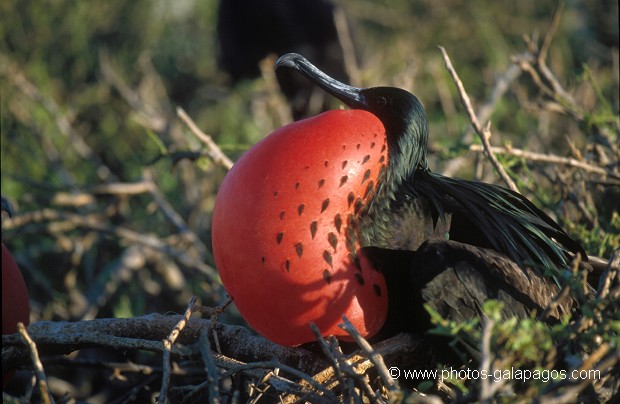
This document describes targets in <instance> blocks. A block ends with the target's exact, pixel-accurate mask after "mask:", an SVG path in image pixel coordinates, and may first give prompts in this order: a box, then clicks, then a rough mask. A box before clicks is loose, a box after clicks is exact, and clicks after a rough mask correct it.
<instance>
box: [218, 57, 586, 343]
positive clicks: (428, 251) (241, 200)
mask: <svg viewBox="0 0 620 404" xmlns="http://www.w3.org/2000/svg"><path fill="white" fill-rule="evenodd" d="M276 69H278V70H277V71H280V70H282V69H292V70H293V71H297V72H299V73H301V74H302V75H304V76H306V77H307V78H308V79H309V80H310V81H311V82H313V83H315V84H316V85H317V86H319V87H321V88H322V89H324V90H325V91H327V92H328V93H330V94H331V95H333V96H335V97H336V98H338V99H339V100H340V101H342V102H343V103H345V104H346V105H347V106H348V107H350V108H351V110H339V111H329V112H326V113H323V114H320V115H318V116H316V117H313V118H309V119H306V120H303V121H299V122H295V123H293V124H290V125H287V126H285V127H283V128H281V129H279V130H277V131H276V132H274V133H273V134H271V135H270V136H268V137H267V138H265V139H263V140H262V141H261V142H259V143H258V144H257V145H255V146H254V147H253V148H252V149H251V150H250V151H248V152H247V153H246V154H245V155H244V156H242V158H241V159H240V160H239V161H238V162H237V163H236V164H235V166H234V167H233V169H232V170H231V172H230V173H229V174H228V176H227V177H226V179H225V180H224V182H223V184H222V186H221V188H220V191H219V193H218V198H217V201H216V205H215V210H214V217H213V248H214V256H215V260H216V263H217V266H218V269H219V271H220V274H221V277H222V281H223V283H224V286H225V287H226V289H227V290H228V292H229V293H230V294H231V296H232V297H233V299H234V301H235V303H236V305H237V307H238V308H239V310H240V312H241V314H242V315H243V316H244V317H245V318H246V320H247V321H248V322H249V323H250V325H251V326H253V327H254V328H255V329H256V330H257V331H259V332H260V333H262V334H263V335H265V336H267V337H268V338H270V339H272V340H274V341H276V342H279V343H282V344H287V345H296V344H300V343H304V342H308V341H311V340H313V339H314V335H313V334H312V333H311V332H310V330H309V328H308V325H309V323H310V322H314V323H316V324H317V325H318V326H319V329H320V330H321V332H322V333H323V334H324V335H328V334H335V335H337V336H339V337H343V338H346V333H344V332H342V331H341V330H339V328H338V327H337V325H338V323H339V322H340V318H341V315H342V314H345V315H347V317H349V318H350V319H352V321H353V323H354V325H356V326H357V327H358V328H359V329H360V331H361V332H362V334H364V335H367V336H372V335H374V334H376V333H377V332H378V331H379V330H380V329H381V327H382V326H383V325H384V322H385V320H386V317H387V316H388V313H387V308H388V297H389V301H390V302H389V307H390V309H389V311H390V313H389V321H388V324H386V326H389V327H394V324H397V328H399V329H403V330H418V331H419V330H424V329H425V328H428V326H429V324H428V316H427V317H424V315H420V313H422V312H424V309H423V308H422V306H423V304H424V303H427V304H429V305H430V306H431V307H432V308H434V309H435V310H436V311H438V312H439V313H440V314H442V315H443V316H444V317H448V318H451V319H455V320H461V319H467V318H472V317H473V316H476V315H480V314H481V306H482V303H483V302H484V301H485V300H486V299H490V298H493V299H499V300H502V301H504V302H505V303H506V304H505V305H504V314H505V315H506V316H509V315H517V316H521V317H523V316H527V315H528V314H529V313H530V312H531V311H532V310H538V311H539V312H540V311H542V310H543V308H544V307H545V306H547V304H548V303H549V302H551V300H552V299H553V298H554V297H555V295H556V294H557V293H558V292H559V289H558V285H557V283H556V282H557V279H558V278H559V277H561V275H562V273H563V272H564V269H566V268H567V267H568V266H569V263H570V259H571V258H570V257H571V255H572V254H575V253H579V254H581V255H582V256H583V257H585V256H586V255H585V252H584V250H583V249H582V247H581V246H580V245H579V243H577V242H576V241H574V240H573V239H571V238H570V237H569V236H568V235H567V234H566V233H565V232H564V231H563V230H562V228H561V227H560V226H559V225H558V224H557V223H555V222H554V221H553V220H552V219H551V218H550V217H549V216H547V215H546V214H545V213H544V212H543V211H541V210H540V209H538V208H537V207H536V206H535V205H534V204H532V203H531V202H530V201H529V200H528V199H526V198H525V197H524V196H522V195H520V194H519V193H516V192H513V191H510V190H508V189H505V188H502V187H500V186H496V185H491V184H487V183H482V182H477V181H468V180H462V179H457V178H449V177H445V176H442V175H440V174H437V173H434V172H432V171H431V170H430V169H429V167H428V162H427V155H426V153H427V142H428V121H427V117H426V113H425V111H424V108H423V107H422V104H421V103H420V102H419V101H418V99H417V98H416V97H415V96H414V95H413V94H411V93H409V92H408V91H405V90H403V89H399V88H394V87H373V88H355V87H351V86H349V85H346V84H344V83H341V82H339V81H337V80H335V79H333V78H331V77H329V76H327V75H326V74H325V73H323V72H322V71H320V70H319V69H318V68H316V67H315V66H314V65H312V64H311V63H310V62H309V61H308V60H306V59H305V58H304V57H302V56H300V55H298V54H293V53H290V54H286V55H284V56H282V57H280V58H279V59H278V61H277V62H276ZM571 303H572V301H571V299H570V298H569V299H566V300H565V301H563V302H560V304H559V305H558V306H557V308H556V309H555V310H554V312H553V313H551V315H552V316H553V317H556V318H559V317H560V316H562V315H563V314H565V313H567V312H569V311H570V307H571ZM395 317H396V318H397V320H396V322H395V321H394V318H395Z"/></svg>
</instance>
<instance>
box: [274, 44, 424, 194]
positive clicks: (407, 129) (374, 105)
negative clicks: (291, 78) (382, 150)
mask: <svg viewBox="0 0 620 404" xmlns="http://www.w3.org/2000/svg"><path fill="white" fill-rule="evenodd" d="M282 68H289V69H293V70H296V71H298V72H299V73H301V74H303V75H304V76H306V77H307V78H308V79H309V80H310V81H312V82H313V83H315V84H316V85H317V86H319V87H320V88H322V89H323V90H325V91H326V92H328V93H329V94H331V95H333V96H334V97H336V98H337V99H339V100H340V101H342V102H343V103H344V104H345V105H347V106H348V107H349V108H352V109H362V110H365V111H368V112H370V113H372V114H373V115H375V116H376V117H377V118H379V120H380V121H381V122H382V123H383V125H384V127H385V130H386V134H387V139H388V154H389V161H390V164H389V169H388V178H387V182H388V183H394V185H398V184H400V183H401V182H402V181H404V180H405V179H406V178H409V177H411V176H412V174H413V172H414V171H415V170H416V169H417V168H423V169H426V168H427V160H426V148H427V143H428V119H427V117H426V112H425V111H424V107H423V106H422V104H421V103H420V101H419V100H418V98H417V97H416V96H415V95H413V94H411V93H410V92H408V91H406V90H403V89H401V88H396V87H370V88H357V87H353V86H350V85H348V84H345V83H342V82H340V81H338V80H335V79H334V78H332V77H330V76H328V75H327V74H325V73H324V72H322V71H321V70H319V69H318V68H317V67H316V66H314V65H313V64H312V63H310V62H309V61H308V60H307V59H306V58H304V57H303V56H301V55H298V54H296V53H287V54H285V55H282V56H281V57H280V58H279V59H278V60H277V61H276V72H277V71H278V69H282Z"/></svg>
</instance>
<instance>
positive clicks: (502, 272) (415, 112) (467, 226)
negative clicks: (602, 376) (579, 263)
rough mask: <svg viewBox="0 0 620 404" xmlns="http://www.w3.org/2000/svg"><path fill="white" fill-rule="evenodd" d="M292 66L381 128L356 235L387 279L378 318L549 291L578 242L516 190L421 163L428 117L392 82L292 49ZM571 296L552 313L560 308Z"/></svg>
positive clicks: (527, 307)
mask: <svg viewBox="0 0 620 404" xmlns="http://www.w3.org/2000/svg"><path fill="white" fill-rule="evenodd" d="M276 68H277V72H278V74H279V73H280V72H281V71H284V70H289V69H292V70H294V71H297V72H299V73H301V74H302V75H304V76H305V77H307V78H308V79H309V80H310V81H311V82H312V83H314V84H316V85H317V86H319V87H320V88H322V89H324V90H325V91H327V92H328V93H330V94H331V95H333V96H335V97H336V98H338V99H339V100H340V101H342V102H343V103H345V104H346V105H347V106H349V107H350V108H352V109H363V110H366V111H369V112H371V113H372V114H374V115H375V116H377V117H378V118H379V119H380V120H381V122H382V123H383V125H384V126H385V129H386V134H387V142H388V156H389V164H388V166H387V170H385V172H384V173H383V177H382V178H381V179H380V181H379V183H378V185H377V191H376V195H375V197H374V198H373V200H372V202H371V203H370V205H369V208H368V211H367V212H366V213H365V214H364V215H362V217H360V219H359V220H360V224H359V232H358V237H359V238H360V244H361V245H362V246H364V247H366V252H367V254H368V255H369V256H370V257H371V258H372V259H373V260H374V261H375V263H376V265H377V267H379V268H381V270H382V272H383V273H384V274H385V276H386V278H387V287H388V291H389V293H390V311H391V313H390V314H388V316H389V319H391V320H388V326H390V327H394V321H393V320H394V317H397V318H398V321H397V322H398V324H397V327H396V328H399V329H405V330H412V331H424V330H426V329H428V327H429V326H430V323H429V319H428V315H427V314H426V313H425V311H424V309H423V308H422V305H423V304H424V303H427V304H429V305H430V306H431V307H432V308H433V309H435V310H436V311H438V312H439V313H440V314H442V315H443V316H444V317H446V318H448V319H453V320H456V321H461V320H464V319H469V318H472V317H475V316H480V315H481V308H482V304H483V302H484V301H485V300H487V299H498V300H500V301H503V302H504V303H505V305H504V315H505V316H511V315H516V316H518V317H526V316H528V315H529V313H531V311H532V310H537V311H538V312H539V313H540V312H541V311H542V310H543V309H544V308H545V307H546V306H547V305H548V304H549V303H550V302H551V300H552V299H553V298H554V297H555V295H556V294H557V293H558V292H559V289H558V286H557V285H558V283H557V279H558V278H560V277H561V276H562V275H563V274H564V273H566V272H565V269H566V268H568V266H569V264H570V261H571V257H572V255H573V254H581V255H582V257H584V258H586V254H585V251H584V250H583V248H582V247H581V246H580V245H579V243H578V242H576V241H575V240H573V239H572V238H571V237H570V236H568V235H567V234H566V233H565V232H564V230H563V229H562V228H561V227H560V226H559V225H558V224H557V223H556V222H554V221H553V220H552V219H551V218H550V217H549V216H548V215H546V214H545V213H544V212H543V211H541V210H540V209H538V208H537V207H536V206H535V205H534V204H533V203H531V202H530V201H529V200H528V199H526V198H525V197H524V196H522V195H520V194H519V193H517V192H513V191H511V190H508V189H505V188H502V187H500V186H496V185H492V184H487V183H482V182H478V181H468V180H463V179H458V178H449V177H445V176H442V175H440V174H437V173H434V172H432V171H431V170H430V169H429V167H428V162H427V156H426V152H427V141H428V122H427V117H426V113H425V111H424V108H423V107H422V104H421V103H420V102H419V100H418V99H417V98H416V97H415V96H414V95H413V94H411V93H409V92H408V91H405V90H403V89H399V88H393V87H374V88H355V87H351V86H349V85H346V84H344V83H341V82H339V81H337V80H335V79H333V78H331V77H329V76H328V75H326V74H325V73H323V72H322V71H320V70H319V69H318V68H316V67H315V66H314V65H312V64H311V63H310V62H308V60H306V59H305V58H304V57H302V56H300V55H298V54H286V55H283V56H281V57H280V58H279V59H278V61H277V62H276ZM572 304H573V301H572V299H571V298H568V299H566V300H565V301H563V302H561V304H560V305H558V307H557V308H556V310H555V311H554V312H553V313H550V314H551V316H552V317H554V318H560V316H562V315H563V314H566V313H569V312H570V310H571V305H572Z"/></svg>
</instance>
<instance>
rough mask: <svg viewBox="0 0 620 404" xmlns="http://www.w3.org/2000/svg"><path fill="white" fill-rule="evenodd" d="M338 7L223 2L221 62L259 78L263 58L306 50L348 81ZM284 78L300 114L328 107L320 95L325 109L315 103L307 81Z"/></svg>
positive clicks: (277, 0)
mask: <svg viewBox="0 0 620 404" xmlns="http://www.w3.org/2000/svg"><path fill="white" fill-rule="evenodd" d="M334 10H335V5H334V4H333V2H332V1H330V0H296V1H287V0H225V1H221V2H220V7H219V10H218V16H217V38H218V60H219V65H220V67H221V68H222V69H223V70H224V71H226V72H227V73H229V74H230V75H231V77H232V79H233V81H234V82H238V81H239V80H242V79H251V78H255V77H258V76H259V75H260V68H259V62H260V61H261V60H263V59H264V58H265V57H267V56H269V55H270V54H273V55H280V54H282V53H286V52H303V53H304V54H306V55H308V57H310V58H312V60H314V61H315V62H316V64H317V65H318V66H320V67H321V68H322V69H325V71H327V72H328V73H329V74H330V75H332V76H334V77H337V78H338V79H339V80H345V81H346V80H348V76H347V73H346V70H345V67H344V57H343V51H342V48H341V46H340V42H339V40H338V32H337V30H336V26H335V24H334ZM278 81H279V83H280V87H281V89H282V91H283V93H284V95H285V96H286V97H287V98H288V100H289V103H290V105H291V109H292V113H293V117H294V118H295V119H299V118H302V117H304V116H307V115H308V114H311V115H313V114H316V113H318V112H320V111H321V110H326V109H327V108H328V105H327V103H326V101H325V100H324V99H322V98H321V96H320V95H319V96H318V102H317V103H316V104H317V105H319V108H318V109H317V108H311V106H310V102H311V101H310V100H311V97H313V96H315V95H316V94H313V91H312V89H313V86H312V85H311V84H310V83H308V82H307V81H306V80H300V79H299V77H298V76H296V75H287V74H284V75H281V76H280V77H279V78H278ZM315 98H317V97H315Z"/></svg>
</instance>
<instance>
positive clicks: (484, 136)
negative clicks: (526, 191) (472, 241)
mask: <svg viewBox="0 0 620 404" xmlns="http://www.w3.org/2000/svg"><path fill="white" fill-rule="evenodd" d="M439 50H440V51H441V55H442V57H443V60H444V63H445V64H446V69H448V72H449V73H450V75H451V76H452V80H454V84H455V85H456V88H457V90H458V92H459V96H460V97H461V102H462V103H463V107H465V110H466V111H467V115H468V116H469V121H470V122H471V124H472V126H473V127H474V130H475V131H476V133H477V134H478V136H479V137H480V140H481V141H482V145H483V146H484V150H485V154H486V156H487V158H488V159H489V161H490V162H491V164H492V165H493V167H494V168H495V170H496V171H497V172H498V174H499V175H500V177H502V179H503V180H504V182H505V183H506V185H508V187H509V188H510V189H511V190H513V191H515V192H518V191H519V189H518V188H517V185H516V184H515V183H514V181H513V180H512V179H511V178H510V176H509V175H508V173H507V172H506V170H505V169H504V167H503V166H502V165H501V164H500V163H499V161H497V158H496V157H495V155H494V154H493V151H492V150H491V143H490V139H491V121H488V122H487V124H486V125H485V126H484V127H482V125H480V122H479V121H478V118H477V117H476V113H475V112H474V109H473V107H472V105H471V101H470V99H469V95H467V92H466V91H465V87H464V86H463V83H462V82H461V79H459V76H458V74H457V73H456V70H454V67H453V66H452V62H451V61H450V57H449V56H448V53H447V52H446V50H445V49H444V48H443V47H442V46H440V47H439Z"/></svg>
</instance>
